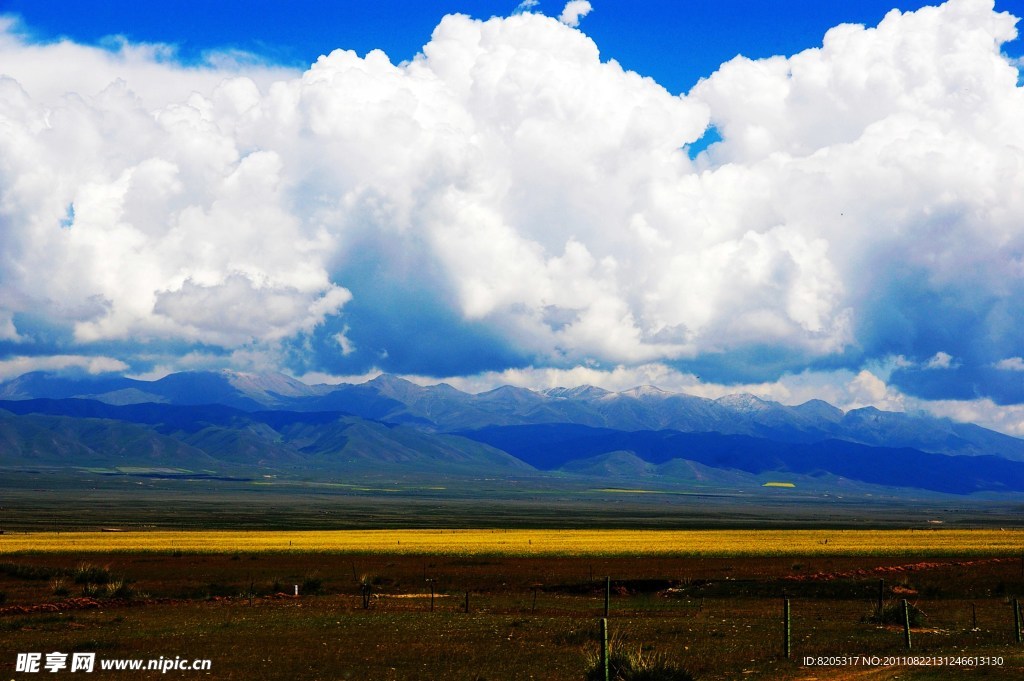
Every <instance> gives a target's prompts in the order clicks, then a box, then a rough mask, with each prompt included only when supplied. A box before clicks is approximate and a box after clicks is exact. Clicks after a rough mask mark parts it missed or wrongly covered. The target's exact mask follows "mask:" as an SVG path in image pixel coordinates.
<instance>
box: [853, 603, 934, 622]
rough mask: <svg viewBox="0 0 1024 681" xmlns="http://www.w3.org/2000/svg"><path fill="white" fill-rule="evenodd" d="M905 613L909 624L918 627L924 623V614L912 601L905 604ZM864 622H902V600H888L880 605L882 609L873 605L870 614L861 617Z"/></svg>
mask: <svg viewBox="0 0 1024 681" xmlns="http://www.w3.org/2000/svg"><path fill="white" fill-rule="evenodd" d="M907 614H908V616H909V619H910V626H912V627H919V626H921V625H922V624H924V618H925V614H924V612H923V611H922V610H921V609H920V608H918V607H917V606H916V605H914V604H913V603H908V604H907ZM863 620H864V621H866V622H872V623H874V624H899V625H902V624H903V602H902V601H890V602H888V603H885V604H884V605H883V606H882V610H881V611H879V610H878V608H877V607H875V608H874V609H873V610H872V611H871V614H870V615H867V616H866V617H864V618H863Z"/></svg>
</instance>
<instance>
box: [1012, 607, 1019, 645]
mask: <svg viewBox="0 0 1024 681" xmlns="http://www.w3.org/2000/svg"><path fill="white" fill-rule="evenodd" d="M1013 636H1014V639H1015V640H1016V641H1017V643H1020V640H1021V639H1020V601H1019V600H1017V599H1016V598H1014V599H1013Z"/></svg>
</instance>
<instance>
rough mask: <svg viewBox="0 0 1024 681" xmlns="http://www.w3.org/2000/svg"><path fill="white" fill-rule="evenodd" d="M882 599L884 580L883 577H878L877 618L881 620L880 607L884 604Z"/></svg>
mask: <svg viewBox="0 0 1024 681" xmlns="http://www.w3.org/2000/svg"><path fill="white" fill-rule="evenodd" d="M884 599H885V580H884V579H880V580H878V618H879V620H881V618H882V608H883V607H884V604H883V603H882V601H883V600H884Z"/></svg>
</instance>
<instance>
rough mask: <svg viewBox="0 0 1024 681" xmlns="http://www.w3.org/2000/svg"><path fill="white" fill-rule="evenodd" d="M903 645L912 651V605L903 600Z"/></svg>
mask: <svg viewBox="0 0 1024 681" xmlns="http://www.w3.org/2000/svg"><path fill="white" fill-rule="evenodd" d="M903 643H904V645H905V646H906V648H907V650H910V605H909V604H908V603H907V599H906V598H904V599H903Z"/></svg>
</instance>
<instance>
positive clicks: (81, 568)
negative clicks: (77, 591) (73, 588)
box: [74, 563, 110, 584]
mask: <svg viewBox="0 0 1024 681" xmlns="http://www.w3.org/2000/svg"><path fill="white" fill-rule="evenodd" d="M74 579H75V584H106V583H107V582H109V581H110V568H109V567H106V566H103V567H100V566H98V565H93V564H91V563H79V564H78V567H76V568H75V571H74Z"/></svg>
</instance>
